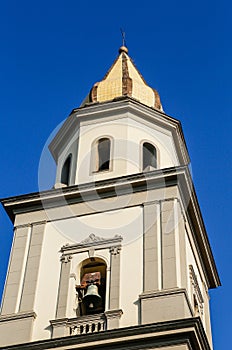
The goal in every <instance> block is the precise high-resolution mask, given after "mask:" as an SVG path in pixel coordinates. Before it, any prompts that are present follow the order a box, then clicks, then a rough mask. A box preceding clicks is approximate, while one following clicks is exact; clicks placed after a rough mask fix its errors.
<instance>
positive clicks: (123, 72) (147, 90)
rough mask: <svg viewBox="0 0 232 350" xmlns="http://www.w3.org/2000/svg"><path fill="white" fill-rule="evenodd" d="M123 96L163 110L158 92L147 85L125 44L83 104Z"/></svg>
mask: <svg viewBox="0 0 232 350" xmlns="http://www.w3.org/2000/svg"><path fill="white" fill-rule="evenodd" d="M121 96H128V97H132V98H134V99H136V100H138V101H140V102H142V103H143V104H145V105H147V106H149V107H153V108H156V109H159V110H161V111H162V110H163V109H162V105H161V102H160V97H159V94H158V92H157V91H156V90H155V89H152V88H151V87H150V86H148V85H147V83H146V82H145V80H144V79H143V77H142V75H141V74H140V73H139V71H138V70H137V68H136V67H135V65H134V63H133V62H132V60H131V58H130V57H129V56H128V49H127V47H125V46H121V47H120V49H119V56H118V57H117V59H116V60H115V62H114V63H113V65H112V66H111V68H110V69H109V71H108V72H107V73H106V75H105V76H104V78H103V80H102V81H100V82H98V83H95V84H94V86H93V87H92V89H91V91H90V93H89V95H88V96H87V98H86V100H85V101H84V102H83V104H82V105H84V104H85V103H86V102H105V101H109V100H113V99H114V98H116V97H121Z"/></svg>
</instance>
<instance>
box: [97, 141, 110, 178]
mask: <svg viewBox="0 0 232 350" xmlns="http://www.w3.org/2000/svg"><path fill="white" fill-rule="evenodd" d="M110 147H111V142H110V139H109V138H107V137H103V138H101V139H99V140H98V143H97V158H98V159H97V160H98V164H97V171H102V170H109V168H110Z"/></svg>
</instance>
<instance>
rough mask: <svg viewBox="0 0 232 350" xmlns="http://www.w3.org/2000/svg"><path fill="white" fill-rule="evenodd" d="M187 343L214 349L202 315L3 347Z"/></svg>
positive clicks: (10, 349)
mask: <svg viewBox="0 0 232 350" xmlns="http://www.w3.org/2000/svg"><path fill="white" fill-rule="evenodd" d="M183 344H186V345H188V346H189V348H190V349H204V350H211V347H210V345H209V343H208V340H207V336H206V334H205V331H204V328H203V325H202V322H201V320H200V318H199V317H197V318H188V319H181V320H175V321H168V322H159V323H155V324H148V325H139V326H133V327H125V328H119V329H111V330H108V331H103V332H99V333H92V334H84V335H73V336H66V337H62V338H54V339H47V340H42V341H35V342H30V343H24V344H17V345H12V346H5V347H3V348H2V347H1V348H0V349H4V350H16V349H17V350H32V349H33V350H48V349H57V350H63V349H80V350H84V349H101V350H105V349H109V347H110V349H112V350H116V349H117V350H120V349H132V348H133V349H134V348H135V349H143V348H146V349H148V348H149V349H150V348H161V347H165V346H173V345H176V346H178V345H183Z"/></svg>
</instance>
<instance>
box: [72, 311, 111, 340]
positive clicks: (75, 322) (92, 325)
mask: <svg viewBox="0 0 232 350" xmlns="http://www.w3.org/2000/svg"><path fill="white" fill-rule="evenodd" d="M66 327H68V328H69V334H70V335H79V334H89V333H98V332H102V331H105V330H106V317H105V315H104V314H96V315H88V316H82V317H77V318H75V319H69V320H68V322H67V325H66Z"/></svg>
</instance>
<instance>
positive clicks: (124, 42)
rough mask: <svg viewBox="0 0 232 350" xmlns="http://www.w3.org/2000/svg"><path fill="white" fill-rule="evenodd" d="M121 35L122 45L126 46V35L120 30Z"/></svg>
mask: <svg viewBox="0 0 232 350" xmlns="http://www.w3.org/2000/svg"><path fill="white" fill-rule="evenodd" d="M120 30H121V34H122V45H123V46H126V33H125V32H124V31H123V29H122V28H120Z"/></svg>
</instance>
